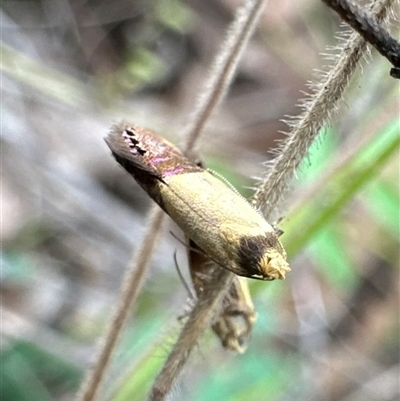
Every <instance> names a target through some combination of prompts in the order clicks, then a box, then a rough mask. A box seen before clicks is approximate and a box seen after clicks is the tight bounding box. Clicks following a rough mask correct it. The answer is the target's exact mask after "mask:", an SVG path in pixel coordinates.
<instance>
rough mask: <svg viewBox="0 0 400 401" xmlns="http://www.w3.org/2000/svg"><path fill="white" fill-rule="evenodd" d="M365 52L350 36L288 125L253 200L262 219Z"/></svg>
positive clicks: (381, 12)
mask: <svg viewBox="0 0 400 401" xmlns="http://www.w3.org/2000/svg"><path fill="white" fill-rule="evenodd" d="M392 3H393V1H392V0H383V1H377V2H374V6H373V7H372V13H371V17H373V18H375V20H376V21H378V22H380V21H382V19H383V18H385V17H386V16H387V14H388V11H389V10H388V7H389V6H390V5H392ZM366 51H367V43H366V41H365V40H364V39H363V38H361V37H360V35H359V34H358V33H353V34H352V35H351V36H350V38H349V39H348V40H347V42H346V43H345V44H344V45H343V47H342V51H341V54H340V55H339V57H338V58H337V61H336V62H335V64H334V65H333V66H332V68H331V69H330V71H329V72H328V73H327V74H326V75H325V76H324V77H323V79H322V80H321V82H318V83H316V84H315V85H313V93H312V94H311V95H310V97H309V98H308V99H306V100H305V101H304V103H303V105H302V108H303V109H304V111H303V113H302V114H301V115H300V116H299V117H297V118H296V119H294V120H293V121H290V122H288V125H289V126H290V127H291V132H290V133H289V134H288V138H287V139H286V140H285V141H283V142H282V144H281V146H280V147H279V148H278V150H277V156H276V157H275V158H274V159H273V160H272V161H271V162H270V163H267V168H268V170H267V172H266V175H265V177H264V178H263V180H262V182H261V184H260V185H259V187H258V188H257V191H256V192H255V194H254V196H253V204H254V205H255V206H256V207H258V208H260V209H261V211H262V213H263V214H264V216H269V215H270V214H271V213H272V212H273V210H274V209H275V207H276V205H277V204H278V202H279V200H280V199H281V198H282V196H283V194H284V193H285V191H286V188H287V186H288V185H289V183H290V182H291V180H292V178H293V175H294V171H295V170H296V168H297V167H298V166H299V164H300V163H301V161H302V160H303V159H304V158H305V157H306V156H307V154H308V150H309V148H310V146H311V145H312V144H313V142H314V140H315V138H316V137H317V135H318V133H319V130H320V129H321V127H322V126H323V124H324V123H326V122H327V121H328V120H329V119H330V118H331V117H332V116H333V115H334V113H335V112H336V111H337V110H338V108H339V106H338V105H339V103H340V102H341V101H343V93H344V91H345V89H346V88H347V86H348V84H349V81H350V78H351V77H352V76H353V74H354V72H355V70H356V67H357V65H358V63H359V61H360V59H361V58H362V57H363V55H364V54H365V53H366Z"/></svg>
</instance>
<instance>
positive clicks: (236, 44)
mask: <svg viewBox="0 0 400 401" xmlns="http://www.w3.org/2000/svg"><path fill="white" fill-rule="evenodd" d="M265 3H266V0H247V1H245V4H244V6H243V7H241V8H239V9H238V11H237V12H236V16H235V19H234V20H233V22H232V24H231V26H230V27H229V28H228V30H227V33H226V37H225V40H224V41H223V42H222V45H221V47H220V50H219V52H218V54H217V56H216V57H215V60H214V62H213V64H212V66H211V69H210V72H209V76H208V78H207V79H206V81H205V83H204V84H203V85H202V89H201V92H200V95H199V98H198V100H197V104H196V105H195V108H194V110H193V114H192V115H191V116H190V119H189V124H188V127H187V128H186V130H185V134H184V141H185V146H184V151H185V152H186V153H188V154H189V155H190V154H195V152H196V147H197V143H198V140H199V138H200V135H201V133H202V131H203V129H204V126H205V124H206V123H207V121H208V120H209V118H210V116H211V113H212V112H213V111H214V110H215V109H216V108H217V107H218V105H219V104H220V103H221V101H222V99H223V98H224V97H225V95H226V92H227V91H228V89H229V85H230V83H231V82H232V78H233V75H234V73H235V71H236V69H237V66H238V63H239V61H240V57H241V55H242V53H243V50H244V49H245V48H246V45H247V43H248V41H249V39H250V37H251V35H252V33H253V31H254V28H255V26H256V23H257V21H258V18H259V16H260V14H261V11H262V9H263V6H264V5H265Z"/></svg>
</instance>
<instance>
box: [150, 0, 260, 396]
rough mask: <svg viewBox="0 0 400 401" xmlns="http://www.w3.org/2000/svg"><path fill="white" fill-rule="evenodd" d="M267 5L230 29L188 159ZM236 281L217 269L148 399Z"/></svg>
mask: <svg viewBox="0 0 400 401" xmlns="http://www.w3.org/2000/svg"><path fill="white" fill-rule="evenodd" d="M265 3H266V0H247V1H246V2H245V4H244V6H243V7H242V8H240V9H239V10H238V12H237V13H236V16H235V19H234V21H233V23H232V25H231V27H230V28H229V29H228V32H227V36H226V39H225V40H224V42H223V43H222V46H221V50H220V52H219V54H218V55H217V57H216V60H215V62H214V64H213V66H212V68H211V70H210V75H209V78H208V79H207V80H206V84H205V87H204V92H203V93H202V94H201V95H200V97H199V99H198V103H197V106H196V107H195V111H194V116H193V117H192V119H191V124H190V126H189V127H188V128H187V130H186V135H185V139H186V144H185V146H184V150H185V152H186V153H187V154H188V155H189V156H193V155H195V151H194V148H195V147H196V144H197V142H198V140H199V138H200V134H201V133H202V131H203V128H204V126H205V123H206V122H207V121H208V119H209V118H210V115H211V113H212V111H213V110H214V109H215V108H216V107H217V106H218V105H219V104H220V102H221V100H222V99H223V97H224V96H225V94H226V92H227V89H228V88H229V84H230V83H231V81H232V78H233V74H234V72H235V70H236V68H237V65H238V62H239V59H240V56H241V54H242V52H243V50H244V48H245V46H246V45H247V42H248V40H249V39H250V36H251V34H252V32H253V30H254V27H255V25H256V23H257V21H258V18H259V16H260V14H261V10H262V7H263V5H264V4H265ZM233 278H234V275H233V274H232V273H230V272H229V271H228V270H225V269H216V270H215V272H214V273H213V276H212V279H211V283H210V285H209V286H207V287H206V289H205V290H204V292H203V293H202V294H201V295H200V296H199V297H198V300H197V303H196V305H195V306H194V308H193V310H192V312H191V314H190V316H189V318H188V321H187V323H186V324H185V326H184V327H183V329H182V331H181V334H180V336H179V338H178V340H177V342H176V344H175V345H174V347H173V350H172V351H171V353H170V354H169V355H168V358H167V361H166V362H165V364H164V367H163V369H162V370H161V372H160V373H159V375H158V376H157V378H156V380H155V383H154V385H153V387H152V390H151V392H150V395H149V400H152V401H156V400H157V401H161V400H164V399H166V397H167V396H168V394H169V393H170V392H171V390H172V388H173V386H174V384H175V382H176V380H177V378H178V377H179V375H180V373H181V371H182V369H183V367H184V366H185V365H186V363H187V361H188V359H189V356H190V355H191V352H192V351H193V349H194V347H195V346H196V344H197V342H198V340H199V338H200V336H201V335H202V334H203V332H204V331H205V330H206V328H207V327H209V326H210V324H211V320H212V318H213V316H214V315H215V313H216V311H217V309H218V307H219V304H220V301H221V300H222V298H223V296H224V295H225V293H226V292H227V291H228V289H229V287H230V285H231V284H232V281H233Z"/></svg>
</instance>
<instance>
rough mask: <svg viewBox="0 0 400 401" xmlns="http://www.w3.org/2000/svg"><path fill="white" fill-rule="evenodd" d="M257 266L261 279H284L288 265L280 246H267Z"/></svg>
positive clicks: (288, 269)
mask: <svg viewBox="0 0 400 401" xmlns="http://www.w3.org/2000/svg"><path fill="white" fill-rule="evenodd" d="M278 243H279V241H278ZM279 245H280V243H279ZM279 248H280V249H279ZM259 268H260V271H261V276H262V279H263V280H275V279H281V280H282V279H284V278H285V275H286V273H287V272H289V271H290V267H289V263H288V262H286V252H285V251H284V250H283V248H282V246H280V247H279V246H278V247H274V248H267V249H266V251H265V253H264V255H263V256H262V258H261V260H260V262H259Z"/></svg>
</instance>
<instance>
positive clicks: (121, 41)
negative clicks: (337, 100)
mask: <svg viewBox="0 0 400 401" xmlns="http://www.w3.org/2000/svg"><path fill="white" fill-rule="evenodd" d="M239 4H240V2H239V1H237V0H207V1H200V0H189V1H186V2H183V1H180V0H151V1H149V0H114V1H112V2H111V1H101V0H97V1H93V0H87V1H82V0H52V1H49V0H32V1H3V2H2V6H1V7H2V8H1V18H2V20H1V21H2V22H1V24H2V28H1V29H2V31H1V32H2V42H1V52H2V65H1V67H2V88H1V101H2V115H1V147H2V149H1V157H2V162H1V163H2V173H1V174H2V178H1V179H2V194H1V196H2V222H1V228H2V268H1V276H0V280H1V281H0V285H1V291H2V306H1V313H2V322H1V333H2V343H1V361H0V363H1V368H2V373H1V374H2V384H1V399H2V400H4V401H28V400H29V401H36V400H38V401H39V400H40V401H54V400H64V401H67V400H72V399H73V397H74V394H75V393H76V391H77V389H78V386H79V384H80V382H81V380H82V378H83V375H84V372H85V370H86V369H87V368H88V367H89V366H90V365H91V363H92V362H93V361H94V356H95V351H96V349H97V348H96V345H97V341H98V339H99V336H100V335H101V333H102V331H103V329H104V327H105V324H106V321H107V319H108V317H109V316H110V312H111V310H112V308H113V305H114V303H115V301H116V300H117V298H118V292H119V287H120V284H121V281H122V277H123V275H124V273H125V271H126V265H127V263H128V261H129V259H130V257H131V255H132V253H133V252H134V250H135V249H136V246H137V245H138V244H140V242H141V239H142V235H143V233H144V232H145V229H146V214H147V211H148V209H149V206H150V200H149V199H148V198H147V196H146V194H144V192H143V191H142V190H141V189H140V188H139V187H138V185H136V183H135V182H134V181H133V180H132V179H131V177H129V176H128V175H127V174H126V173H125V171H123V170H122V168H120V167H119V166H118V165H117V163H116V162H115V161H114V160H113V158H112V157H111V155H110V151H109V150H108V148H107V146H106V145H105V143H104V141H103V138H104V136H105V135H107V132H108V130H109V127H110V126H111V125H112V124H113V123H115V122H118V121H120V120H123V119H125V120H128V121H131V122H133V123H135V124H138V125H143V126H146V127H149V128H152V129H154V130H156V131H158V132H159V133H161V134H162V135H164V136H165V137H167V138H168V139H169V140H171V141H172V142H174V143H177V144H179V143H180V141H181V137H180V134H181V133H182V131H183V128H184V127H185V124H186V123H187V121H188V116H189V114H190V112H191V110H192V108H193V105H194V102H195V99H196V97H197V95H198V93H199V90H200V89H199V85H200V83H201V81H202V79H203V78H204V76H205V74H206V72H207V69H208V67H209V65H210V62H211V61H212V59H213V55H214V54H215V52H216V50H217V49H218V44H219V43H220V41H221V40H222V38H223V36H224V31H225V29H226V27H227V25H228V24H229V22H230V21H231V19H232V15H233V12H234V10H235V8H236V7H237V6H238V5H239ZM338 30H343V27H340V24H339V20H338V18H337V17H336V16H335V15H334V14H333V13H332V12H331V11H330V10H328V9H327V8H326V7H325V6H324V5H323V4H322V2H318V1H317V2H316V1H311V0H299V1H296V2H293V1H288V0H284V1H282V0H281V1H272V0H271V1H269V4H268V5H267V8H266V10H265V12H264V15H263V16H262V18H261V20H260V23H259V26H258V29H257V30H256V32H255V35H254V37H253V39H252V40H251V43H250V45H249V46H248V48H247V50H246V51H245V53H244V57H243V60H242V62H241V64H240V67H239V71H238V74H237V76H236V79H235V81H234V84H233V86H232V88H231V90H230V93H229V96H228V98H227V100H226V101H225V102H224V104H223V105H222V106H221V108H220V110H219V111H218V113H216V114H215V115H214V116H213V118H212V120H211V121H210V123H209V124H208V127H207V129H206V133H205V135H204V138H203V143H202V155H203V157H204V160H205V161H206V164H207V165H208V166H210V167H211V168H213V169H214V170H217V171H218V172H220V173H221V174H223V175H224V176H225V177H226V178H227V179H228V180H230V181H231V182H232V183H233V184H234V185H235V186H236V187H237V188H238V189H239V190H240V191H241V192H242V193H243V194H244V195H245V196H246V197H249V196H251V194H252V190H251V189H250V188H251V187H254V186H255V184H256V181H255V180H254V177H259V176H261V175H262V172H263V166H262V164H261V163H262V162H265V161H267V160H269V159H270V158H271V157H272V155H271V154H270V153H269V149H270V148H271V147H274V146H276V141H277V140H278V139H280V138H282V135H283V134H282V133H281V131H287V126H286V125H285V124H284V123H283V122H282V121H281V119H283V118H285V117H287V116H295V115H298V114H299V113H300V109H299V107H298V106H297V105H298V104H299V99H300V98H302V97H304V94H303V93H302V91H305V90H308V89H307V83H308V82H309V81H310V80H311V79H313V77H314V69H323V67H324V66H326V65H329V62H328V61H326V60H324V58H323V57H322V56H321V55H320V54H321V53H327V52H328V53H330V54H335V53H337V51H336V50H335V49H334V48H333V47H334V46H336V45H337V44H338V41H337V39H336V38H335V33H336V32H337V31H338ZM327 46H328V47H331V50H329V51H327V50H326V48H327ZM369 60H370V62H369V63H368V64H365V63H364V65H363V72H362V74H361V73H360V72H361V70H359V71H358V73H357V74H356V76H355V79H354V80H353V81H352V84H351V86H350V89H349V90H348V92H347V95H346V104H345V105H344V107H342V108H341V110H340V113H339V114H338V116H337V117H336V118H335V119H334V120H333V122H332V124H331V125H330V126H329V127H326V129H324V135H322V136H321V139H320V140H318V141H317V143H316V146H315V147H314V148H313V149H312V152H311V154H310V158H309V159H308V160H307V161H306V162H305V163H304V165H303V166H302V167H301V168H300V169H299V171H298V173H297V179H296V181H295V182H294V183H293V185H292V188H291V190H290V192H288V194H287V197H286V198H285V200H284V202H283V203H282V205H280V208H279V213H278V214H277V216H276V218H279V217H284V219H283V220H282V223H281V226H282V228H283V230H284V231H285V234H284V235H283V236H282V242H283V243H284V245H285V247H286V249H287V250H288V254H289V260H290V264H291V267H292V272H291V273H290V274H288V276H287V279H286V280H285V281H283V282H271V283H263V282H250V288H251V290H252V293H253V295H254V304H255V307H256V309H257V311H258V321H257V324H256V326H255V328H254V332H253V335H252V338H251V341H250V343H249V347H248V350H247V352H246V353H245V354H244V355H235V354H233V353H231V352H228V351H225V350H224V349H223V348H222V347H221V345H220V343H219V341H218V339H217V338H215V337H214V336H213V334H212V333H211V331H210V332H208V333H207V334H206V335H205V338H204V339H203V340H202V341H201V342H200V344H199V346H198V348H197V350H196V352H195V355H194V356H193V358H192V361H191V363H190V366H189V367H188V368H187V370H186V372H185V373H184V375H183V378H182V380H181V381H180V385H179V388H177V389H176V391H175V394H174V399H176V400H187V399H190V400H196V401H203V400H204V401H205V400H208V401H209V400H229V401H236V400H246V401H251V400H266V401H272V400H274V401H275V400H280V401H281V400H282V401H283V400H326V401H328V400H329V401H336V400H342V401H356V400H360V401H361V400H363V401H365V400H367V401H368V400H397V399H399V377H400V375H399V319H398V318H399V307H398V304H399V302H398V301H399V299H398V289H399V286H398V264H399V263H398V262H399V254H398V249H399V188H398V182H399V172H398V148H399V131H400V130H399V120H398V113H399V98H398V90H399V87H398V84H397V83H396V81H394V80H393V79H391V78H390V77H389V69H390V66H389V64H388V63H387V62H386V61H385V60H383V59H382V58H381V57H380V56H379V55H377V54H376V53H375V52H372V57H371V58H370V59H369ZM170 230H172V231H173V232H176V233H178V234H179V232H178V231H177V228H176V227H174V226H173V225H170V226H169V227H167V229H166V230H165V233H164V235H163V239H162V241H161V243H160V244H159V246H158V248H157V252H156V254H155V255H154V258H153V263H152V268H151V272H150V277H149V279H148V280H147V282H146V285H145V288H144V290H143V293H142V294H141V297H140V300H139V302H138V304H137V305H136V306H135V308H134V309H133V310H132V316H133V319H132V321H131V323H129V325H128V327H127V329H126V330H125V332H124V335H123V338H122V341H121V343H120V344H119V347H118V350H117V353H116V355H115V358H114V361H113V364H112V367H111V370H110V372H109V375H108V379H107V382H106V384H105V386H104V388H103V390H102V391H101V393H102V394H101V399H102V400H118V401H124V400H144V399H145V398H146V394H147V393H148V390H149V388H150V386H151V384H152V382H153V380H154V377H155V375H156V373H157V372H158V371H159V369H160V367H161V365H162V362H163V360H164V359H165V357H166V356H167V354H168V350H169V349H170V347H171V345H172V344H173V343H174V340H175V338H176V336H177V334H178V332H179V329H180V327H181V325H182V322H180V321H179V320H178V317H179V316H182V315H184V314H185V312H186V311H187V310H188V307H187V305H188V304H187V298H188V294H187V292H186V290H185V289H184V286H183V285H182V283H181V282H180V280H179V278H178V275H177V272H176V269H175V266H174V262H173V254H174V252H175V250H177V251H178V263H179V267H180V269H181V270H182V272H183V275H184V276H185V277H188V273H187V270H186V269H187V266H186V261H185V250H184V249H183V248H182V246H181V245H180V244H179V242H178V241H177V240H176V239H174V237H173V236H172V235H171V234H170V233H169V231H170Z"/></svg>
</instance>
